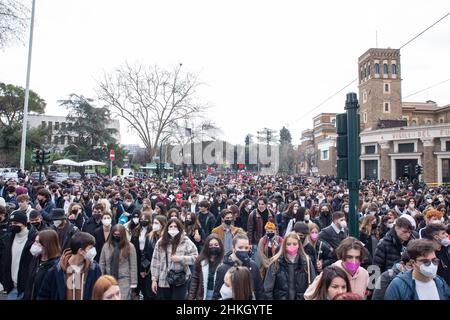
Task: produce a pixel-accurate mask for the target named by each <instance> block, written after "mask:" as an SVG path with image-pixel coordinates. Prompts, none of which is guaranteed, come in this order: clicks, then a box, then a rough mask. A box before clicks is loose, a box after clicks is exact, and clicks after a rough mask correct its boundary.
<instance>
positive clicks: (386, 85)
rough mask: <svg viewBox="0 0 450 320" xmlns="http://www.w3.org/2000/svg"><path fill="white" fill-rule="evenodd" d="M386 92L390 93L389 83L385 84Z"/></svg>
mask: <svg viewBox="0 0 450 320" xmlns="http://www.w3.org/2000/svg"><path fill="white" fill-rule="evenodd" d="M384 92H387V93H389V92H390V90H389V83H385V84H384Z"/></svg>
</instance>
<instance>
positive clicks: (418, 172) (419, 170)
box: [415, 164, 423, 175]
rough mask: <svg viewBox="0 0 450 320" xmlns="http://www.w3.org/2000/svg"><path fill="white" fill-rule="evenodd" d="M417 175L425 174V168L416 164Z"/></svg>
mask: <svg viewBox="0 0 450 320" xmlns="http://www.w3.org/2000/svg"><path fill="white" fill-rule="evenodd" d="M415 169H416V170H415V171H416V175H419V174H423V167H422V166H421V165H418V164H416V167H415Z"/></svg>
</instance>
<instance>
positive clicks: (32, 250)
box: [30, 243, 42, 257]
mask: <svg viewBox="0 0 450 320" xmlns="http://www.w3.org/2000/svg"><path fill="white" fill-rule="evenodd" d="M30 253H31V254H32V255H33V257H37V256H38V255H40V254H41V253H42V246H40V245H38V244H37V243H33V245H32V246H31V248H30Z"/></svg>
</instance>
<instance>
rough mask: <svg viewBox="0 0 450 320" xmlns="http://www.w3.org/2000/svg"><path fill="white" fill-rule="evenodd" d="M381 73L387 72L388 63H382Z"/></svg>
mask: <svg viewBox="0 0 450 320" xmlns="http://www.w3.org/2000/svg"><path fill="white" fill-rule="evenodd" d="M383 73H384V74H388V65H387V63H384V64H383Z"/></svg>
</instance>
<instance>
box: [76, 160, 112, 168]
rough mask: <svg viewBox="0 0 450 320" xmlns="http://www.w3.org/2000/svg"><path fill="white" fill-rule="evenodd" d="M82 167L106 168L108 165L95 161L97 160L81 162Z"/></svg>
mask: <svg viewBox="0 0 450 320" xmlns="http://www.w3.org/2000/svg"><path fill="white" fill-rule="evenodd" d="M80 166H82V167H86V166H106V163H104V162H100V161H95V160H87V161H83V162H80Z"/></svg>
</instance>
